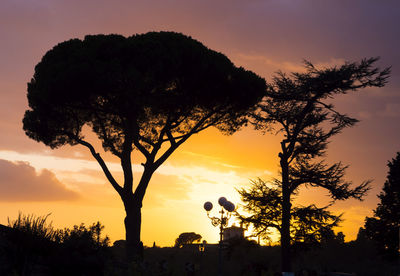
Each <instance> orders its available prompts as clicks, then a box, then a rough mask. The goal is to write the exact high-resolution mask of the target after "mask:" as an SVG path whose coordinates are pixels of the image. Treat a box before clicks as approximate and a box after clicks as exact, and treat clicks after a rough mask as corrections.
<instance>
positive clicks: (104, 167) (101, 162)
mask: <svg viewBox="0 0 400 276" xmlns="http://www.w3.org/2000/svg"><path fill="white" fill-rule="evenodd" d="M75 139H76V141H77V142H78V143H79V144H81V145H83V146H85V147H87V148H88V149H89V150H90V153H91V154H92V155H93V157H94V158H95V159H96V160H97V162H98V163H99V165H100V167H101V168H102V170H103V172H104V174H105V175H106V177H107V179H108V181H109V182H110V183H111V185H112V186H113V188H114V189H115V190H116V191H117V192H118V194H119V195H122V187H121V186H120V185H119V184H118V183H117V181H116V180H115V179H114V177H113V176H112V174H111V172H110V171H109V169H108V167H107V165H106V163H105V162H104V160H103V158H101V156H100V154H99V153H97V152H96V150H95V149H94V147H93V146H92V144H90V143H89V142H86V141H84V140H82V139H79V138H75Z"/></svg>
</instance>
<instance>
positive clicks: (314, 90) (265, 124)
mask: <svg viewBox="0 0 400 276" xmlns="http://www.w3.org/2000/svg"><path fill="white" fill-rule="evenodd" d="M376 61H377V58H370V59H364V60H362V61H361V62H360V63H345V64H344V65H342V66H340V67H333V68H325V69H317V68H316V67H314V66H313V64H311V63H310V62H307V61H306V62H305V72H302V73H292V75H290V76H287V75H286V74H284V73H282V72H279V73H278V74H276V75H275V76H274V78H273V81H272V83H271V84H270V85H268V88H267V94H266V96H267V97H265V98H264V100H263V101H262V102H261V103H260V104H259V108H258V110H257V112H256V113H255V114H254V116H253V117H254V124H255V126H256V128H257V129H262V130H264V131H272V130H276V131H277V133H283V139H282V141H281V143H280V146H281V151H280V153H279V159H280V161H279V162H280V169H281V180H280V182H279V185H280V186H281V189H282V199H281V200H282V225H281V228H282V229H281V234H282V235H281V246H282V271H291V261H290V250H289V247H290V221H291V203H290V202H291V196H292V195H293V194H295V193H296V191H297V190H298V189H299V188H300V187H301V186H306V187H322V188H325V189H327V190H328V191H329V193H330V196H331V197H332V200H343V199H347V198H357V199H361V198H362V196H363V195H364V194H365V192H366V191H367V190H368V183H369V182H368V181H366V182H364V183H362V184H361V185H359V186H357V187H355V188H351V187H350V185H351V183H350V182H346V181H345V180H344V179H343V177H344V174H345V169H346V166H344V165H342V163H340V162H339V163H335V164H333V165H327V164H326V162H325V161H324V160H323V158H322V157H323V156H324V154H325V150H326V148H327V145H328V142H329V139H330V138H331V137H332V136H334V135H336V134H338V133H340V132H341V131H342V130H343V129H344V128H347V127H351V126H353V125H354V124H355V123H356V122H357V120H356V119H354V118H351V117H349V116H348V115H346V114H342V113H340V112H338V111H337V110H336V109H335V107H334V106H333V104H332V103H329V100H330V99H332V98H333V97H334V96H336V95H340V94H347V93H348V92H353V91H355V90H357V89H360V88H364V87H382V86H384V84H385V83H386V81H387V78H388V76H389V73H390V68H386V69H384V70H382V71H381V70H379V69H378V68H374V67H373V65H374V63H375V62H376Z"/></svg>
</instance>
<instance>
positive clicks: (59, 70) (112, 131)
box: [23, 32, 266, 260]
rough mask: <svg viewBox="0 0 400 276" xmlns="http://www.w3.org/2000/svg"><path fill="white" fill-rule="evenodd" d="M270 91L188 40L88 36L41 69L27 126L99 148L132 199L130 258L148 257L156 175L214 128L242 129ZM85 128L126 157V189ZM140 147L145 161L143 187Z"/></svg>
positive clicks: (52, 138)
mask: <svg viewBox="0 0 400 276" xmlns="http://www.w3.org/2000/svg"><path fill="white" fill-rule="evenodd" d="M265 87H266V85H265V81H264V80H263V79H262V78H260V77H258V76H257V75H255V74H254V73H252V72H250V71H246V70H244V69H243V68H237V67H235V66H234V65H233V64H232V63H231V61H230V60H229V59H228V58H227V57H226V56H224V55H223V54H221V53H217V52H215V51H212V50H210V49H208V48H206V47H205V46H204V45H202V44H201V43H200V42H198V41H196V40H194V39H192V38H190V37H187V36H185V35H182V34H179V33H173V32H151V33H146V34H140V35H134V36H131V37H128V38H125V37H123V36H120V35H95V36H86V37H85V39H84V40H79V39H72V40H69V41H65V42H63V43H60V44H58V45H57V46H55V47H54V48H53V49H52V50H50V51H48V52H47V53H46V54H45V55H44V57H43V58H42V60H41V61H40V62H39V63H38V64H37V65H36V67H35V73H34V76H33V78H32V80H31V81H30V83H28V101H29V106H30V109H29V110H27V111H26V112H25V116H24V119H23V125H24V126H23V128H24V130H25V133H26V134H27V135H28V136H29V137H30V138H32V139H34V140H36V141H40V142H43V143H44V144H46V145H47V146H50V147H51V148H58V147H60V146H63V145H66V144H69V145H78V144H79V145H83V146H85V147H87V148H88V149H89V150H90V152H91V154H92V155H93V157H94V158H95V159H96V160H97V162H98V163H99V165H100V166H101V168H102V170H103V172H104V174H105V176H106V177H107V179H108V181H109V182H110V183H111V185H112V187H113V188H114V189H115V190H116V191H117V193H118V195H119V196H120V197H121V199H122V201H123V204H124V207H125V211H126V217H125V220H124V222H125V228H126V241H127V257H128V260H140V259H141V258H142V251H143V250H142V247H143V246H142V243H141V242H140V228H141V208H142V202H143V198H144V195H145V193H146V189H147V186H148V184H149V181H150V179H151V177H152V175H153V173H154V172H155V171H156V169H157V168H158V167H160V166H161V164H163V163H164V162H165V160H167V158H168V157H169V156H170V155H171V154H172V153H173V152H174V151H175V150H176V149H177V148H178V147H179V146H180V145H181V144H183V143H184V142H185V141H186V140H187V139H188V138H189V137H190V136H192V135H193V134H195V133H198V132H200V131H202V130H204V129H206V128H209V127H212V126H213V127H216V128H218V129H219V130H220V131H221V132H223V133H225V134H231V133H233V132H235V131H236V130H238V129H239V128H240V127H241V126H242V125H244V124H245V123H246V114H247V112H248V111H249V110H251V109H252V108H253V107H254V105H255V104H256V103H257V102H258V101H259V100H260V99H261V97H262V95H263V93H264V92H265ZM85 125H86V126H89V127H90V128H91V129H92V130H93V132H94V133H95V134H97V136H98V138H99V139H100V140H101V142H102V146H103V148H104V150H105V151H110V152H111V153H112V154H113V155H115V156H117V157H118V158H119V159H120V161H121V166H122V170H123V176H124V179H123V183H118V182H117V181H116V180H115V178H114V177H113V175H112V173H111V172H110V170H109V169H108V167H107V164H106V162H105V161H104V160H103V158H102V157H101V156H100V154H99V153H98V152H97V151H96V149H95V148H94V146H93V145H92V143H90V142H89V141H88V140H87V139H86V138H85V136H84V133H83V132H82V128H83V127H84V126H85ZM134 150H136V151H138V152H139V153H140V154H141V155H142V156H144V158H145V162H144V163H142V165H143V167H144V169H143V173H142V175H141V177H140V179H139V180H138V184H137V186H136V187H135V188H134V185H133V173H132V160H131V158H132V152H133V151H134Z"/></svg>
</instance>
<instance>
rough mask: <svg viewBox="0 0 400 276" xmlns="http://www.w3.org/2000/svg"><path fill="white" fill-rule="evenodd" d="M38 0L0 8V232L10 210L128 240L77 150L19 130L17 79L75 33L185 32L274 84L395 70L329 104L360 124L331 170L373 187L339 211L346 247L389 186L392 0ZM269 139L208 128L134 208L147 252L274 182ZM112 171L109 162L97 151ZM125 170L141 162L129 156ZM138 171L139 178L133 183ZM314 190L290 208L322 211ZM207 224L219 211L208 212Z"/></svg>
mask: <svg viewBox="0 0 400 276" xmlns="http://www.w3.org/2000/svg"><path fill="white" fill-rule="evenodd" d="M351 2H352V3H348V1H324V4H321V3H320V2H319V1H312V0H309V1H295V0H282V1H261V0H251V1H238V0H233V1H227V0H224V1H208V0H207V1H183V0H180V1H178V0H175V1H169V0H168V1H156V0H151V1H146V2H145V3H144V2H139V1H123V0H118V1H112V3H111V1H105V0H101V1H62V0H58V1H50V0H48V1H46V0H42V1H39V0H28V1H22V0H4V1H2V2H1V3H0V35H1V36H0V37H1V38H2V43H1V44H0V50H1V51H0V133H1V135H0V223H3V224H6V223H7V217H10V218H11V219H13V218H16V216H17V215H18V211H22V212H23V213H26V214H28V213H34V214H37V215H45V214H48V213H52V215H51V216H50V219H51V220H52V221H53V224H54V225H55V226H56V227H60V228H62V227H71V226H73V225H74V224H80V223H81V222H85V223H86V224H91V223H93V222H96V221H97V220H99V221H101V222H102V223H103V224H104V225H105V226H106V228H105V232H106V233H107V234H108V235H109V236H110V237H111V239H112V240H116V239H122V238H124V228H123V217H124V210H123V208H122V204H121V201H120V199H119V198H118V196H117V194H116V193H115V192H114V191H113V190H112V188H111V186H110V185H109V184H108V183H107V181H106V179H105V177H104V176H103V175H102V173H101V172H100V169H99V166H98V165H97V163H95V161H94V160H92V159H91V157H90V156H89V155H88V153H87V152H86V150H85V149H84V148H81V147H79V146H76V147H64V148H62V149H59V150H54V151H53V150H51V149H50V148H46V147H45V146H44V145H41V144H38V143H36V142H34V141H32V140H30V139H28V138H27V137H26V136H25V134H24V133H23V131H22V123H21V120H22V117H23V113H24V111H25V110H26V109H27V101H26V83H27V82H28V81H29V80H30V78H31V77H32V74H33V69H34V66H35V65H36V64H37V62H38V61H39V60H40V58H41V57H42V56H43V54H44V53H45V52H46V51H47V50H49V49H50V48H51V47H53V46H54V45H55V44H56V43H58V42H61V41H64V40H67V39H70V38H73V37H78V38H82V37H83V36H84V35H85V34H96V33H120V34H123V35H132V34H134V33H142V32H147V31H151V30H170V31H178V32H183V33H185V34H187V35H191V36H192V37H194V38H195V39H198V40H199V41H201V42H202V43H204V44H205V45H207V46H208V47H210V48H212V49H214V50H217V51H221V52H222V53H224V54H226V55H227V56H228V57H229V58H230V59H231V60H232V61H233V62H234V63H235V64H236V65H237V66H243V67H245V68H246V69H250V70H253V71H254V72H256V73H257V74H259V75H261V76H263V77H265V78H266V79H267V81H268V80H269V79H271V75H272V73H273V72H275V71H277V70H282V71H285V72H290V71H296V70H301V61H302V59H303V58H305V59H308V60H310V61H312V62H314V63H315V64H317V65H319V66H331V65H335V64H341V63H342V62H344V61H345V60H351V61H356V60H359V59H361V58H363V57H370V56H381V57H382V58H381V61H380V63H379V65H381V66H382V67H386V66H390V65H392V66H393V69H392V77H391V79H390V83H389V84H388V85H387V86H386V87H384V88H382V89H369V90H366V91H362V92H359V93H356V95H348V96H343V97H340V98H339V99H337V100H335V103H336V105H337V106H338V108H339V110H341V111H343V112H346V113H349V114H350V115H353V116H355V117H357V118H359V119H361V122H360V123H359V124H358V125H356V126H355V127H354V128H352V129H348V130H345V131H344V132H343V133H342V134H340V135H338V136H337V137H335V138H334V140H333V141H332V143H331V144H330V147H329V150H328V160H330V161H343V163H345V164H349V165H350V168H349V170H348V174H347V179H349V180H353V181H354V182H355V183H359V182H360V181H362V180H366V179H374V180H375V181H374V183H373V189H372V190H371V191H370V193H369V195H368V196H367V197H366V199H365V201H363V202H358V201H355V200H349V201H347V202H339V203H337V204H336V205H334V207H333V208H332V210H333V211H335V212H337V213H341V212H345V214H344V216H343V217H344V219H345V221H344V222H343V224H342V225H343V226H342V228H340V229H337V231H343V232H344V233H345V235H346V239H347V240H350V239H354V238H355V236H356V233H357V231H358V228H359V227H360V226H362V225H363V220H364V218H365V216H367V215H371V214H372V209H374V208H375V207H376V204H377V202H378V201H377V198H376V195H377V193H379V191H380V189H381V187H382V185H383V182H384V180H385V176H386V171H387V170H386V162H387V160H389V159H391V158H392V157H394V155H395V152H396V151H399V150H400V143H399V139H398V137H400V127H399V124H398V120H399V118H400V112H399V110H400V99H399V98H400V97H399V93H398V91H399V88H400V81H399V70H398V65H400V60H399V59H400V57H399V54H398V49H399V48H400V47H399V46H400V43H399V35H398V30H397V26H398V25H399V23H400V22H398V21H399V19H398V16H397V13H396V12H395V11H396V10H397V11H398V10H399V4H397V3H396V1H385V3H384V4H382V3H381V4H380V5H378V6H377V5H376V4H375V2H374V1H370V0H367V1H351ZM278 145H279V137H275V136H273V135H271V134H268V135H262V134H261V133H260V132H256V131H254V130H252V129H251V128H250V127H249V128H246V129H244V130H243V131H241V132H238V133H236V134H234V135H232V136H223V135H221V134H219V133H218V132H217V131H216V130H215V129H210V130H207V131H204V132H203V133H201V134H198V135H196V136H194V137H192V138H190V139H189V141H187V142H186V143H185V144H184V145H182V147H181V148H179V149H178V151H177V152H175V153H174V154H173V156H172V157H171V158H170V159H169V160H168V161H167V162H166V163H165V164H164V165H163V166H162V167H161V168H160V169H159V170H158V171H157V172H156V174H155V175H154V177H153V179H152V181H151V183H150V185H149V188H148V191H147V194H146V197H145V202H144V206H143V225H142V239H143V241H144V244H145V245H151V244H152V243H153V241H156V243H157V244H158V245H163V246H164V245H172V244H173V243H174V240H175V238H177V237H178V235H179V234H180V233H182V232H192V231H194V232H196V233H199V234H201V235H202V236H203V238H204V239H206V240H207V241H208V242H215V241H217V239H218V229H216V228H214V227H212V226H211V224H210V222H209V220H208V218H207V217H206V214H205V211H204V210H203V207H202V206H203V203H204V202H205V201H208V200H209V201H212V202H213V203H214V205H216V204H217V199H218V197H220V196H226V197H227V198H228V199H229V200H231V201H233V202H234V203H236V204H237V203H239V197H238V194H237V192H236V191H235V188H239V187H248V185H249V182H250V179H255V178H257V177H262V178H264V179H266V180H268V179H270V178H272V177H274V176H275V177H276V176H277V173H278V167H277V164H278V159H277V153H278V149H279V148H278ZM106 159H107V160H108V161H109V164H110V168H111V170H112V172H113V173H115V174H116V176H117V178H118V175H119V176H120V175H121V171H120V167H119V164H118V162H117V160H115V159H113V158H112V157H111V156H109V155H106ZM134 162H135V164H139V160H136V159H134ZM140 169H141V168H140V165H135V170H136V171H137V173H140ZM324 195H325V192H324V191H320V190H305V191H302V192H300V195H299V197H298V199H297V201H298V202H300V203H303V204H305V203H310V202H317V203H318V204H320V205H321V204H324V203H326V202H327V200H328V199H327V198H326V197H325V196H324ZM213 211H214V213H213V214H216V212H215V210H213Z"/></svg>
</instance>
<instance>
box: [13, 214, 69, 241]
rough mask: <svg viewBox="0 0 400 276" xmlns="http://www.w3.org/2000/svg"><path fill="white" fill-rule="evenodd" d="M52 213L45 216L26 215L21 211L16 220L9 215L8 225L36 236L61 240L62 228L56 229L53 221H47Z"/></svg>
mask: <svg viewBox="0 0 400 276" xmlns="http://www.w3.org/2000/svg"><path fill="white" fill-rule="evenodd" d="M50 215H51V214H47V215H45V216H36V215H34V214H30V215H29V214H28V215H24V214H22V213H21V212H19V213H18V218H17V219H16V220H10V218H9V217H8V218H7V220H8V226H9V227H11V228H12V229H15V230H18V231H20V232H23V233H26V234H28V235H31V236H34V237H38V238H43V239H46V240H50V241H59V240H60V234H61V232H60V230H57V229H54V228H53V226H52V222H50V223H47V222H46V221H47V218H48V217H49V216H50Z"/></svg>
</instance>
